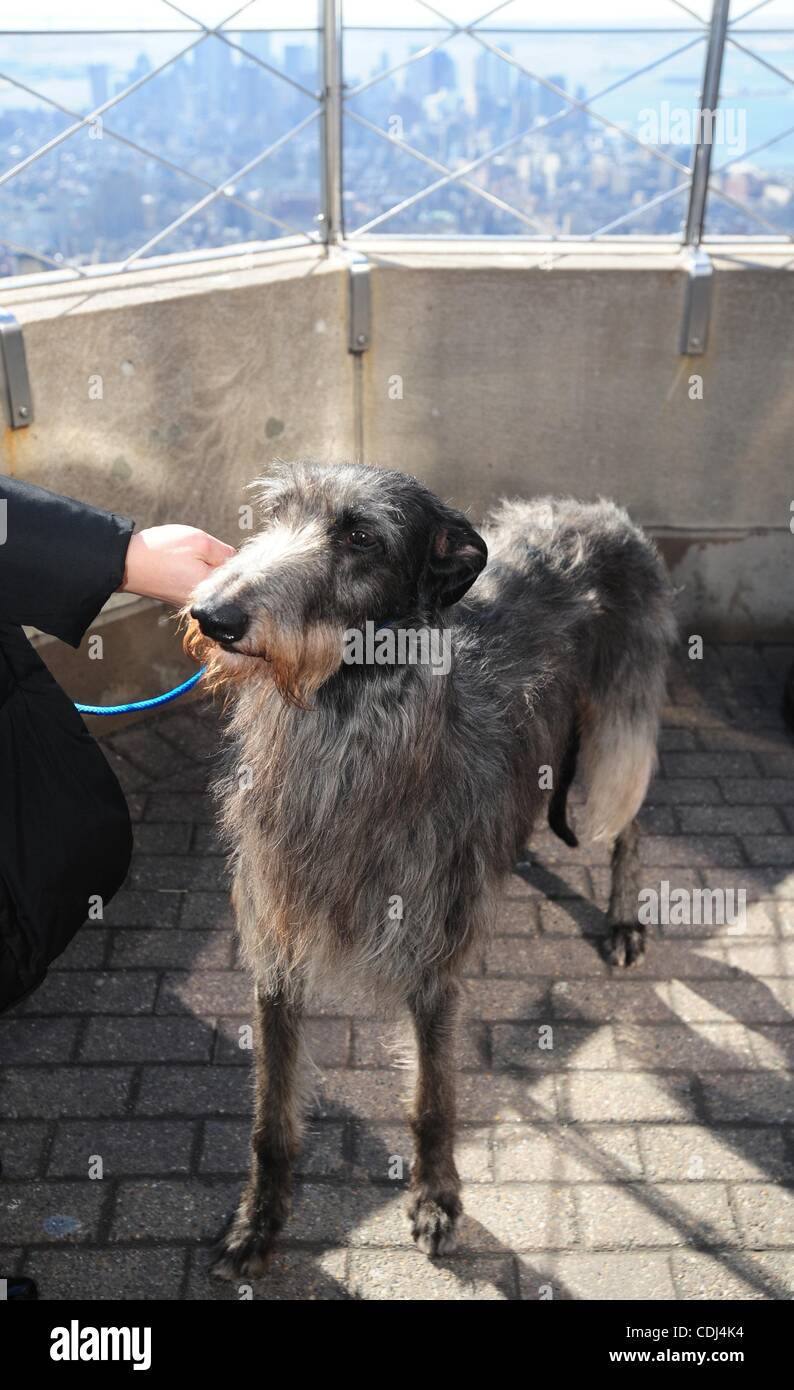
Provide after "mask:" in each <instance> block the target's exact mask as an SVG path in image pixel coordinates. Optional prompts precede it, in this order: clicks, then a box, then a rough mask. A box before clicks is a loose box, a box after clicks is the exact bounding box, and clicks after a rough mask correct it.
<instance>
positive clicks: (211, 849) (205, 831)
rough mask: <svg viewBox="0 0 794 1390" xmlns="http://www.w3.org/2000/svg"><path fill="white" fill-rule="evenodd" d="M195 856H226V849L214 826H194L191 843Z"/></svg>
mask: <svg viewBox="0 0 794 1390" xmlns="http://www.w3.org/2000/svg"><path fill="white" fill-rule="evenodd" d="M190 849H191V852H192V853H193V854H225V853H226V849H225V847H224V845H223V844H222V843H221V839H220V836H219V834H218V831H217V829H216V827H215V826H214V825H194V826H193V834H192V837H191V841H190Z"/></svg>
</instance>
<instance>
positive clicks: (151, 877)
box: [129, 854, 228, 892]
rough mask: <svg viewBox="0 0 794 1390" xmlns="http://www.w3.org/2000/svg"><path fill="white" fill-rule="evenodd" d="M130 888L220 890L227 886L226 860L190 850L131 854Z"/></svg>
mask: <svg viewBox="0 0 794 1390" xmlns="http://www.w3.org/2000/svg"><path fill="white" fill-rule="evenodd" d="M129 884H130V887H131V888H146V889H149V890H150V891H151V890H152V889H176V890H181V891H183V892H186V891H187V890H188V889H192V888H198V889H209V890H221V889H224V888H226V887H227V886H228V873H227V870H226V864H225V862H224V861H223V860H222V859H218V858H217V856H215V855H213V856H212V857H210V858H206V859H201V858H199V857H198V855H195V854H193V855H190V854H184V855H179V854H144V855H137V856H135V857H134V858H133V861H132V868H131V869H130V876H129Z"/></svg>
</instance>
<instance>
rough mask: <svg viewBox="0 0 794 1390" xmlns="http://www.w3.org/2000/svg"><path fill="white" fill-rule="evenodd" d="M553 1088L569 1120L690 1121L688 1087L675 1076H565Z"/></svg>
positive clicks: (691, 1102) (691, 1110)
mask: <svg viewBox="0 0 794 1390" xmlns="http://www.w3.org/2000/svg"><path fill="white" fill-rule="evenodd" d="M557 1084H558V1091H559V1096H560V1106H561V1111H562V1114H563V1116H564V1117H565V1118H566V1119H570V1120H578V1121H583V1122H585V1123H590V1124H592V1123H594V1122H595V1121H598V1120H620V1121H622V1122H623V1123H629V1122H632V1121H633V1122H635V1123H636V1122H637V1121H639V1120H688V1119H693V1118H694V1095H693V1088H692V1083H691V1081H690V1079H689V1078H688V1077H685V1076H680V1075H677V1074H669V1075H664V1076H656V1075H653V1074H649V1073H643V1072H618V1071H612V1072H568V1073H566V1074H565V1075H562V1076H560V1077H558V1080H557Z"/></svg>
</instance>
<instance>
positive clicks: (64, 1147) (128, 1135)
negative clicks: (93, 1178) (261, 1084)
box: [47, 1120, 196, 1178]
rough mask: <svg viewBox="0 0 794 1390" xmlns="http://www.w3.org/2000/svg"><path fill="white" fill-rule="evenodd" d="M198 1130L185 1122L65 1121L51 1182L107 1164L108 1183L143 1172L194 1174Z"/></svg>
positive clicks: (54, 1153)
mask: <svg viewBox="0 0 794 1390" xmlns="http://www.w3.org/2000/svg"><path fill="white" fill-rule="evenodd" d="M195 1142H196V1126H195V1125H194V1124H190V1123H188V1122H186V1121H184V1120H112V1121H107V1120H65V1121H62V1122H61V1124H59V1125H58V1129H57V1131H56V1135H55V1142H54V1144H53V1147H52V1153H51V1155H50V1161H49V1166H48V1169H47V1172H48V1175H49V1176H50V1177H82V1178H86V1177H87V1176H88V1172H89V1162H90V1160H91V1159H92V1158H93V1157H95V1156H98V1157H100V1158H101V1159H102V1164H103V1171H104V1177H105V1178H114V1177H117V1176H120V1175H121V1176H126V1177H129V1176H130V1175H133V1174H137V1173H150V1174H151V1173H188V1172H189V1171H190V1166H191V1156H192V1153H193V1149H194V1146H195Z"/></svg>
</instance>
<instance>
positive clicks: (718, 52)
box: [684, 0, 730, 246]
mask: <svg viewBox="0 0 794 1390" xmlns="http://www.w3.org/2000/svg"><path fill="white" fill-rule="evenodd" d="M729 12H730V0H714V4H713V7H712V11H711V24H710V27H709V41H708V47H707V49H706V65H705V68H704V70H703V90H702V92H701V97H700V122H699V125H700V129H699V131H698V141H697V145H696V146H695V159H694V163H693V166H692V187H691V190H690V194H689V209H688V211H687V219H686V232H685V234H684V245H685V246H699V245H700V239H701V237H702V235H703V219H704V217H705V215H706V196H707V194H708V186H709V173H710V171H711V154H712V150H713V148H714V123H713V114H712V116H711V117H707V115H706V113H707V112H711V113H715V112H716V110H717V106H718V103H719V99H720V78H721V76H722V59H723V55H724V53H725V35H726V33H727V30H728V15H729ZM707 121H708V124H709V129H708V131H707V129H706V124H707Z"/></svg>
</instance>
